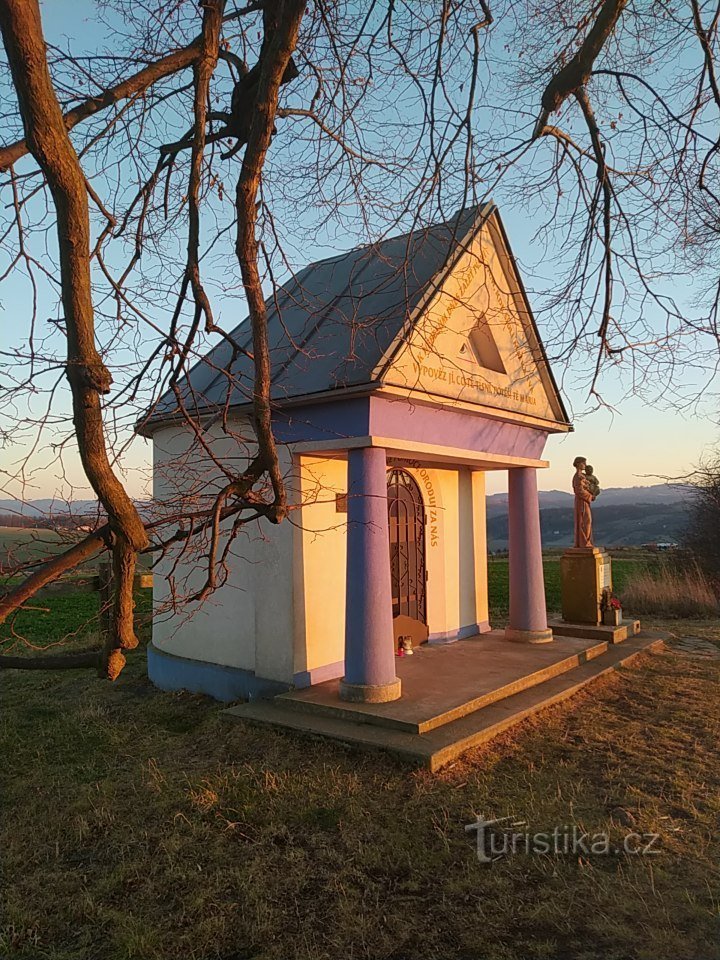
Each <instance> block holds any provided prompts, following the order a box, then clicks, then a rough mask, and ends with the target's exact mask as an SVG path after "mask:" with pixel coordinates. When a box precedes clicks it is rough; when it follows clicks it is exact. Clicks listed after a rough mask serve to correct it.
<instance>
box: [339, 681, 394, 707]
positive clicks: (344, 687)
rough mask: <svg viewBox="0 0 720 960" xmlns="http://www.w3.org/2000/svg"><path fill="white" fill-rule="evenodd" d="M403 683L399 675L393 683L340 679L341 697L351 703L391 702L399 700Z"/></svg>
mask: <svg viewBox="0 0 720 960" xmlns="http://www.w3.org/2000/svg"><path fill="white" fill-rule="evenodd" d="M401 693H402V683H401V681H400V678H399V677H395V679H394V680H393V681H392V682H391V683H378V684H375V683H347V682H346V681H345V680H341V681H340V699H341V700H347V701H348V702H349V703H389V702H390V701H391V700H399V699H400V694H401Z"/></svg>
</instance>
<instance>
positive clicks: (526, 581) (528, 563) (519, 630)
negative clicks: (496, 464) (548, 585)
mask: <svg viewBox="0 0 720 960" xmlns="http://www.w3.org/2000/svg"><path fill="white" fill-rule="evenodd" d="M508 495H509V501H510V502H509V516H508V526H509V532H508V551H509V553H510V622H509V624H508V626H507V629H506V630H505V639H506V640H519V641H524V642H525V643H547V642H548V641H549V640H552V638H553V636H552V630H548V624H547V611H546V609H545V579H544V577H543V565H542V541H541V539H540V505H539V503H538V493H537V474H536V471H535V470H534V469H532V468H530V467H514V468H513V469H511V470H509V471H508Z"/></svg>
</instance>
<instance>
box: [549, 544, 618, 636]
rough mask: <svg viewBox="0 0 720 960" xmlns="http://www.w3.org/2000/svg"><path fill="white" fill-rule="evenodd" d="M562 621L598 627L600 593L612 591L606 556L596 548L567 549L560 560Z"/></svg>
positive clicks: (608, 558)
mask: <svg viewBox="0 0 720 960" xmlns="http://www.w3.org/2000/svg"><path fill="white" fill-rule="evenodd" d="M560 590H561V596H562V618H563V620H565V621H568V622H570V623H588V624H592V625H593V626H596V625H597V624H599V623H602V609H601V603H602V595H603V590H610V591H611V590H612V565H611V560H610V555H609V554H608V553H607V552H606V551H605V550H603V549H601V548H600V547H570V549H568V550H566V551H565V553H564V554H563V555H562V557H561V559H560Z"/></svg>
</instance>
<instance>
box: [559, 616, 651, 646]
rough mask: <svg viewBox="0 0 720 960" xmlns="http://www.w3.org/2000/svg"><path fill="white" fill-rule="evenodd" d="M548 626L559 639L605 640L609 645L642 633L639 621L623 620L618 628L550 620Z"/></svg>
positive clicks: (601, 624) (599, 624) (598, 624)
mask: <svg viewBox="0 0 720 960" xmlns="http://www.w3.org/2000/svg"><path fill="white" fill-rule="evenodd" d="M548 626H549V627H550V629H551V630H552V632H553V634H554V635H555V636H557V637H578V638H579V639H581V640H605V641H606V642H607V643H622V642H623V641H624V640H627V638H628V637H635V636H637V634H638V633H640V621H639V620H623V621H622V623H620V624H619V625H618V626H617V627H610V626H607V625H606V624H604V623H595V624H593V623H574V622H572V621H567V620H550V621H548Z"/></svg>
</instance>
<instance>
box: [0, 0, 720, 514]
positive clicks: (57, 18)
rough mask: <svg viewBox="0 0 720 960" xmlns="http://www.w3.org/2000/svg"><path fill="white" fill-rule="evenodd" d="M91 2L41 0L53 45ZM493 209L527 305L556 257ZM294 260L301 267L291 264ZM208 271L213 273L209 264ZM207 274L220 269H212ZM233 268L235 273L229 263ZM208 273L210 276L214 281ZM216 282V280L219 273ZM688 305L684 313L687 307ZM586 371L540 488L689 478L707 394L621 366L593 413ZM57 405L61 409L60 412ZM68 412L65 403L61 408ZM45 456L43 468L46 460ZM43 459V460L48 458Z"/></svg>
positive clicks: (44, 485)
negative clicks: (591, 477)
mask: <svg viewBox="0 0 720 960" xmlns="http://www.w3.org/2000/svg"><path fill="white" fill-rule="evenodd" d="M93 6H94V4H93V3H92V2H90V0H73V2H69V0H52V2H49V0H47V2H44V3H43V16H44V24H45V29H46V34H47V36H48V39H50V40H51V41H55V42H60V41H61V38H62V37H63V36H66V35H68V34H71V35H72V36H73V37H75V38H77V37H81V38H82V39H83V40H84V39H85V37H87V43H88V46H92V45H93V43H94V42H95V40H96V39H97V36H98V33H97V27H96V26H95V25H93V24H92V23H91V22H90V21H89V19H88V16H89V15H90V14H91V13H92V10H93ZM495 199H497V200H498V202H499V204H500V209H501V213H502V215H503V219H504V221H505V224H506V227H507V231H508V234H509V238H510V242H511V245H512V247H513V250H514V252H515V254H516V256H517V258H518V261H519V264H520V269H521V272H522V273H523V277H524V280H525V282H526V286H527V287H528V289H529V291H530V296H531V301H532V300H533V293H532V291H533V290H534V289H544V290H547V289H548V288H549V287H551V283H552V282H551V280H548V278H549V277H552V273H553V259H554V256H555V255H556V251H553V250H552V249H551V248H546V249H544V250H540V249H539V248H538V246H537V245H534V244H533V243H532V241H531V240H530V235H531V232H532V231H531V230H530V229H528V226H529V225H528V219H527V216H523V214H522V213H521V212H520V211H519V210H518V209H517V208H513V207H506V206H504V205H503V198H502V195H500V196H497V195H496V196H495ZM289 240H290V243H291V245H292V246H294V248H295V249H296V250H297V249H298V248H301V247H302V238H301V237H300V236H297V237H293V236H290V237H289ZM356 242H357V239H356V238H355V237H354V236H353V234H352V231H349V232H348V233H347V234H346V236H345V237H344V238H343V244H342V245H343V247H351V246H353V245H355V243H356ZM327 253H328V250H327V248H325V249H311V250H308V251H307V260H312V259H315V258H317V257H319V256H323V255H327ZM299 265H301V263H298V266H299ZM210 269H213V268H210ZM214 269H216V270H217V269H219V268H218V267H217V265H216V266H215V267H214ZM231 270H236V263H235V262H232V265H231ZM213 279H214V278H213V276H212V274H210V275H209V276H208V280H210V281H211V282H212V280H213ZM217 279H218V280H221V279H222V278H221V277H220V276H218V278H217ZM675 285H676V287H677V288H678V289H682V294H683V297H684V299H685V300H686V302H688V303H690V300H691V297H692V294H693V292H694V287H693V282H692V278H691V277H689V276H682V277H676V278H675ZM0 298H1V299H0V317H1V320H0V323H1V326H0V345H1V346H7V345H8V344H9V341H10V333H11V329H12V318H13V315H14V314H15V312H16V311H17V309H18V305H25V304H26V303H27V298H28V284H27V283H26V282H24V281H22V280H17V281H14V280H10V281H9V282H7V283H6V284H4V285H3V289H2V291H0ZM237 309H238V304H237V302H234V303H232V304H231V303H228V304H227V305H226V309H225V312H226V314H230V315H232V316H236V314H237ZM688 309H689V308H688ZM541 332H542V321H541ZM582 374H583V371H582V370H581V369H580V368H579V367H578V366H577V362H576V364H575V365H574V366H573V367H572V368H571V369H570V370H569V371H568V370H564V369H560V370H558V369H556V375H557V376H558V379H559V380H560V381H561V384H562V392H563V395H564V397H565V399H566V401H567V403H568V406H569V408H570V410H571V413H572V418H573V420H574V422H575V432H574V433H573V434H570V435H569V436H567V437H552V438H551V439H550V440H549V442H548V445H547V448H546V453H545V456H546V458H547V459H549V460H550V461H551V467H550V469H548V470H546V471H543V472H542V473H541V475H540V477H539V481H540V486H541V488H542V489H558V488H559V489H566V488H568V487H569V484H570V478H571V474H572V466H571V464H572V460H573V458H574V457H575V456H577V455H579V454H581V455H583V456H587V457H588V459H590V460H591V462H593V464H594V466H595V470H596V473H597V474H598V476H599V477H600V480H601V483H602V485H603V486H605V487H608V486H634V485H638V484H648V483H654V482H659V481H660V479H661V478H662V477H665V476H678V475H681V474H683V473H686V472H687V471H688V470H689V469H690V468H692V466H693V465H694V464H696V463H697V462H698V461H699V460H700V459H701V458H702V456H703V455H704V454H705V453H707V452H708V451H709V450H710V449H711V448H712V446H713V445H714V444H715V443H716V442H717V440H718V429H717V417H716V406H715V400H714V398H709V399H708V402H706V403H705V404H701V405H700V408H699V409H698V407H697V405H696V406H695V407H693V408H691V409H688V411H687V412H683V411H681V410H678V409H677V408H676V407H675V406H674V405H673V404H672V402H671V401H669V400H667V399H666V398H664V397H663V384H662V383H655V384H652V385H651V388H650V389H649V390H648V391H647V397H646V398H641V397H639V396H630V397H627V394H628V381H627V377H628V373H627V370H626V369H619V370H618V372H617V374H614V373H613V371H612V370H611V371H610V372H609V373H606V374H605V377H604V381H603V397H604V400H605V402H606V404H608V405H609V407H610V408H612V409H608V407H605V408H601V409H596V410H593V409H592V406H593V405H592V404H591V403H589V400H588V396H587V387H586V384H584V383H583V382H582ZM694 378H695V374H694V373H693V372H691V370H690V369H688V372H687V384H686V385H687V387H688V393H689V394H692V393H693V392H696V391H698V390H700V389H701V387H700V385H699V381H696V380H695V379H694ZM58 409H63V408H58ZM64 409H66V405H65V407H64ZM22 453H23V451H22V449H18V448H15V449H4V450H2V449H0V466H1V467H2V468H4V469H12V464H13V463H14V462H16V461H17V460H18V459H19V458H20V457H21V456H22ZM42 458H43V454H41V455H40V462H44V460H43V459H42ZM45 459H48V458H47V457H45ZM124 465H125V469H126V471H127V472H126V481H127V483H128V486H129V488H130V490H131V492H132V493H133V494H134V495H136V496H143V495H145V494H146V493H147V492H148V486H147V483H148V479H149V465H150V446H149V444H148V443H147V442H146V441H143V440H138V441H137V442H136V444H135V445H134V446H133V448H132V450H131V451H130V452H129V453H128V455H127V457H126V459H125V461H124ZM68 483H70V484H72V486H73V488H74V489H73V494H74V496H76V497H86V496H88V495H89V493H90V492H89V490H88V488H87V487H86V485H85V484H84V478H83V475H82V470H81V468H80V465H79V462H78V460H77V457H73V456H72V454H69V455H68V456H67V457H66V458H65V477H64V478H62V479H61V478H60V477H59V476H58V473H57V470H56V468H50V469H45V470H43V469H40V470H38V471H37V472H36V474H35V476H34V481H33V485H32V487H31V488H28V489H27V490H26V493H25V495H26V497H28V498H37V497H47V496H53V495H56V494H58V493H63V492H64V493H67V491H68V486H67V484H68ZM505 488H506V477H505V475H504V474H503V473H498V474H491V475H490V476H489V490H490V492H496V491H499V490H503V489H505ZM17 494H18V487H17V484H15V485H13V486H12V487H6V489H5V492H4V493H0V497H2V496H15V495H17Z"/></svg>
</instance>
